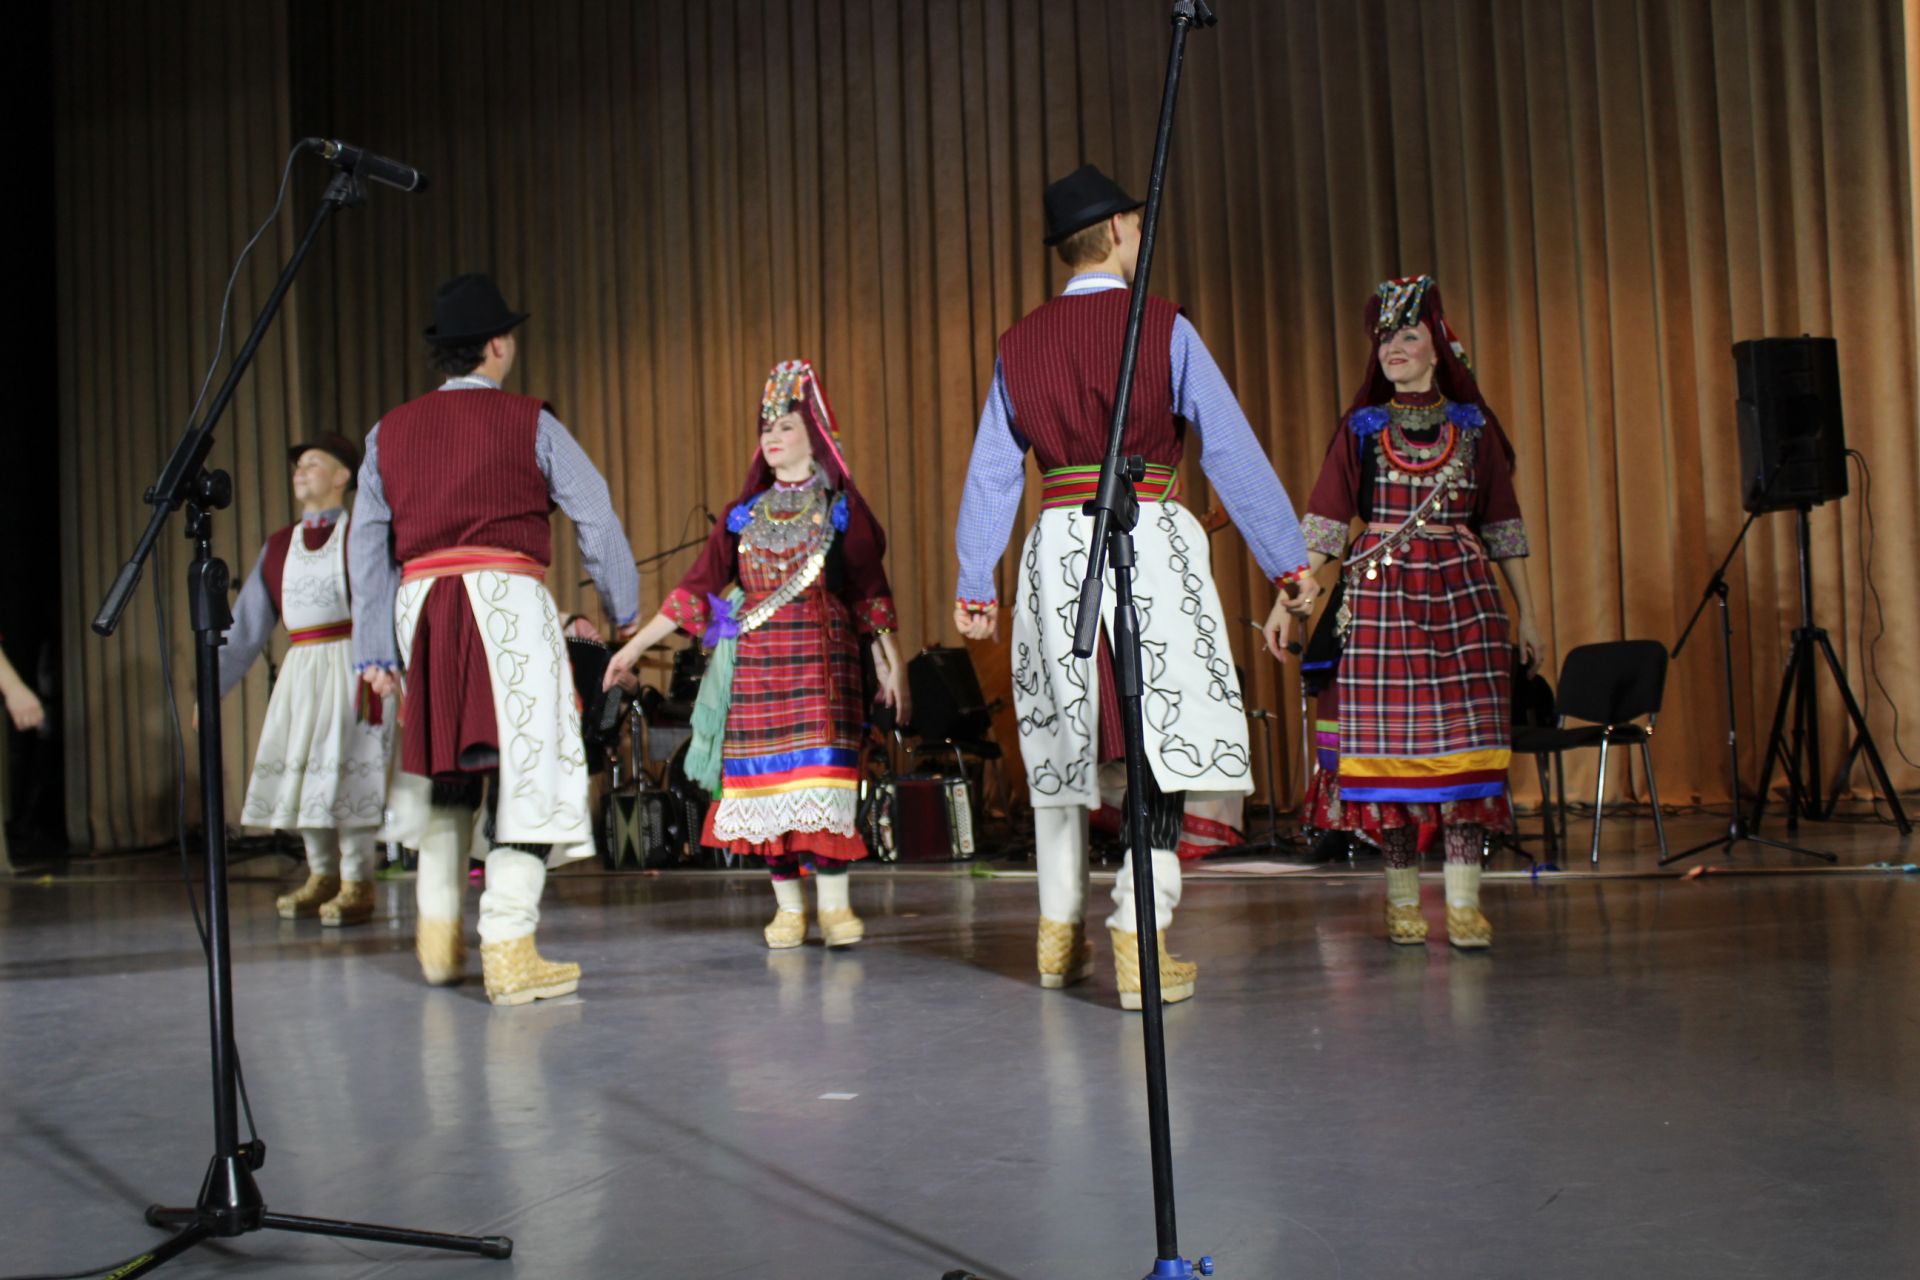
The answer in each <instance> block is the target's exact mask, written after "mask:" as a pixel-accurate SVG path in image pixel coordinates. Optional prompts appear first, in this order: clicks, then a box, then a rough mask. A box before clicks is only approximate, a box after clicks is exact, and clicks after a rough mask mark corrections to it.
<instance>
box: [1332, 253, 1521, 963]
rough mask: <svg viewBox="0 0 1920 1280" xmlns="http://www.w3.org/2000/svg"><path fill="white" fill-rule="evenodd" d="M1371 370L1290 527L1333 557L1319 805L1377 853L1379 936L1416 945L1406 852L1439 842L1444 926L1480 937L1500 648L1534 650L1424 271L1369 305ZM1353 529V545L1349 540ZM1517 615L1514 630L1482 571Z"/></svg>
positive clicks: (1496, 460)
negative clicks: (1383, 905)
mask: <svg viewBox="0 0 1920 1280" xmlns="http://www.w3.org/2000/svg"><path fill="white" fill-rule="evenodd" d="M1367 326H1368V329H1369V331H1370V332H1371V333H1372V335H1373V338H1374V343H1375V345H1374V351H1373V355H1372V357H1371V358H1370V360H1369V362H1368V368H1367V378H1366V381H1365V383H1363V384H1362V386H1361V389H1360V392H1359V394H1358V395H1356V396H1355V397H1354V400H1353V403H1352V405H1351V406H1350V407H1349V408H1348V411H1347V414H1346V416H1345V418H1344V419H1343V420H1342V422H1341V424H1340V428H1339V430H1338V431H1337V432H1336V433H1335V436H1334V439H1333V443H1332V445H1331V446H1330V447H1329V448H1328V450H1327V458H1326V462H1325V464H1324V465H1323V466H1322V468H1321V472H1320V479H1319V482H1318V483H1317V484H1316V485H1315V486H1314V490H1313V496H1312V498H1311V500H1310V501H1309V502H1308V504H1307V509H1308V514H1307V517H1306V519H1305V520H1304V521H1303V531H1304V532H1305V534H1306V539H1307V547H1308V550H1309V552H1310V553H1311V556H1312V561H1311V563H1312V567H1313V568H1314V569H1316V570H1317V569H1318V568H1319V567H1320V566H1321V565H1323V564H1325V563H1326V562H1327V561H1329V560H1334V559H1340V558H1342V557H1344V559H1345V566H1344V569H1343V577H1344V580H1345V587H1346V590H1345V598H1344V600H1343V601H1342V602H1341V603H1340V605H1339V606H1338V607H1339V609H1340V610H1341V613H1340V615H1339V619H1338V625H1339V626H1340V627H1341V629H1342V630H1343V631H1344V632H1345V648H1344V651H1343V653H1342V655H1341V658H1340V669H1339V682H1338V703H1339V738H1338V740H1339V748H1338V750H1339V772H1338V781H1337V784H1336V785H1335V786H1334V787H1333V788H1332V789H1331V793H1330V794H1325V795H1323V796H1322V797H1321V798H1320V803H1319V806H1318V807H1319V811H1320V813H1321V814H1323V815H1325V818H1326V820H1328V821H1329V822H1330V824H1331V825H1334V826H1337V827H1338V828H1340V829H1343V830H1347V831H1350V832H1353V833H1355V834H1356V835H1358V836H1359V837H1360V838H1361V839H1364V840H1366V841H1367V842H1369V843H1371V844H1374V845H1376V846H1378V847H1379V848H1380V849H1381V850H1382V852H1383V853H1384V854H1385V855H1386V863H1387V936H1388V937H1389V938H1390V939H1391V940H1392V941H1394V942H1396V943H1405V944H1420V943H1423V942H1425V940H1426V936H1427V922H1426V918H1425V917H1424V916H1423V915H1421V913H1420V869H1419V861H1420V854H1421V853H1422V852H1423V851H1425V850H1426V849H1427V848H1429V847H1430V846H1431V845H1432V843H1433V841H1434V840H1435V838H1436V837H1439V838H1441V839H1442V840H1443V841H1444V844H1445V848H1446V907H1447V933H1448V937H1449V939H1450V940H1451V941H1452V943H1453V945H1454V946H1456V947H1469V948H1472V947H1486V946H1489V945H1491V943H1492V941H1493V930H1492V928H1491V926H1490V925H1489V924H1488V923H1487V918H1486V916H1485V915H1483V914H1482V913H1481V911H1480V857H1481V851H1482V849H1483V848H1484V845H1485V840H1486V836H1487V833H1488V832H1489V831H1503V830H1505V829H1507V827H1508V826H1509V825H1510V824H1511V822H1512V816H1513V815H1512V811H1511V809H1510V808H1509V806H1508V802H1507V788H1506V774H1507V761H1508V757H1509V754H1510V747H1511V740H1512V739H1511V723H1510V718H1509V714H1508V703H1509V697H1510V692H1509V688H1508V686H1509V684H1510V683H1511V679H1512V669H1513V646H1514V645H1515V644H1516V643H1517V644H1518V646H1519V648H1520V651H1521V656H1522V658H1523V659H1524V660H1525V661H1526V663H1527V664H1528V665H1529V666H1532V665H1533V664H1535V663H1536V662H1537V661H1538V655H1539V652H1540V644H1539V631H1538V628H1537V627H1536V625H1535V622H1534V616H1533V601H1532V596H1531V594H1530V593H1529V592H1528V589H1527V579H1526V574H1525V572H1524V566H1523V565H1522V564H1521V563H1520V562H1521V560H1522V558H1523V557H1525V556H1526V554H1527V537H1526V529H1525V527H1524V526H1523V524H1522V523H1521V519H1520V506H1519V502H1518V500H1517V499H1516V498H1515V496H1514V491H1513V471H1512V466H1513V449H1512V446H1511V445H1510V444H1509V443H1508V442H1507V438H1506V434H1505V433H1504V432H1503V431H1502V430H1501V429H1500V423H1499V420H1498V419H1497V418H1495V417H1494V415H1493V411H1492V410H1490V409H1489V408H1487V405H1486V402H1485V400H1484V399H1483V398H1482V396H1481V394H1480V388H1479V385H1478V383H1476V382H1475V380H1474V377H1473V373H1472V370H1471V369H1470V367H1469V366H1468V364H1467V361H1466V356H1465V352H1464V351H1463V350H1462V349H1461V347H1460V344H1459V341H1458V339H1456V338H1455V337H1454V335H1453V331H1452V329H1451V328H1449V327H1448V325H1447V321H1446V314H1445V312H1444V311H1443V309H1442V307H1441V302H1440V290H1439V289H1438V288H1437V287H1435V285H1434V283H1433V280H1432V279H1431V278H1430V277H1428V276H1415V277H1411V278H1407V279H1399V280H1389V281H1387V282H1386V283H1384V284H1382V285H1381V286H1380V287H1379V289H1378V290H1377V291H1376V292H1375V294H1374V296H1373V297H1372V298H1370V299H1369V300H1368V303H1367ZM1356 521H1358V522H1360V524H1361V525H1362V527H1361V529H1360V532H1359V534H1358V536H1357V537H1355V538H1353V540H1352V542H1351V544H1349V540H1348V535H1349V532H1350V530H1352V528H1353V527H1354V525H1355V522H1356ZM1495 564H1497V565H1498V566H1499V567H1500V571H1501V573H1502V575H1503V576H1504V577H1505V578H1506V580H1507V586H1508V589H1509V590H1510V591H1511V592H1512V595H1513V599H1514V602H1515V604H1516V605H1517V606H1518V609H1519V618H1518V625H1517V628H1516V627H1515V626H1513V625H1510V623H1509V621H1508V618H1507V613H1506V609H1505V607H1504V606H1503V604H1502V602H1501V599H1500V590H1499V587H1498V585H1497V584H1496V583H1495V581H1494V573H1493V566H1494V565H1495Z"/></svg>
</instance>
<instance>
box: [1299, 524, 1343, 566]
mask: <svg viewBox="0 0 1920 1280" xmlns="http://www.w3.org/2000/svg"><path fill="white" fill-rule="evenodd" d="M1300 536H1301V537H1302V538H1305V539H1306V542H1307V550H1309V551H1318V552H1319V553H1320V554H1321V555H1323V556H1331V557H1333V558H1335V559H1338V558H1339V557H1341V556H1343V555H1345V554H1347V522H1346V521H1344V520H1335V519H1333V518H1332V517H1331V516H1316V515H1311V514H1310V515H1308V516H1307V517H1306V519H1304V520H1302V521H1301V522H1300Z"/></svg>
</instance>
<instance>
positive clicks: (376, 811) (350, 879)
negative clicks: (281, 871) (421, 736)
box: [220, 432, 393, 928]
mask: <svg viewBox="0 0 1920 1280" xmlns="http://www.w3.org/2000/svg"><path fill="white" fill-rule="evenodd" d="M287 461H288V462H289V463H291V464H292V467H293V497H294V501H295V502H297V503H298V504H299V506H300V519H299V521H298V522H297V523H295V524H290V525H288V526H286V527H285V528H283V529H279V530H277V531H275V532H274V533H273V534H271V535H270V536H269V537H268V538H267V542H266V545H265V546H264V547H262V548H261V549H260V555H259V558H258V559H256V560H255V561H254V565H253V571H252V572H251V573H249V574H248V575H247V579H246V582H245V583H244V584H243V585H242V586H241V588H240V597H239V599H238V600H236V601H235V602H234V610H233V626H232V627H230V628H228V630H227V633H226V636H225V643H224V645H223V646H222V647H221V649H220V696H221V697H223V698H224V697H225V696H226V695H227V694H229V693H231V692H232V691H233V689H234V687H235V686H236V685H238V684H239V683H240V681H241V680H242V679H243V678H244V677H245V676H246V674H247V672H248V670H249V669H250V668H251V667H252V666H253V664H254V660H255V659H257V658H258V657H259V656H260V654H261V652H262V651H264V650H265V649H266V647H267V642H268V641H269V640H270V639H271V638H272V636H273V633H274V631H275V629H276V628H277V627H278V626H280V625H281V624H285V626H286V628H287V637H288V648H287V655H286V658H285V660H284V661H283V662H282V664H281V667H280V674H279V678H278V679H276V680H275V681H274V682H273V692H272V694H271V695H270V696H269V697H268V699H267V715H266V720H265V721H264V723H262V725H261V727H260V740H259V742H258V743H257V744H256V745H255V748H254V762H253V773H252V775H251V777H250V778H249V780H248V782H247V796H246V800H245V802H244V803H243V804H242V805H241V809H240V821H241V822H243V823H244V824H246V825H247V826H249V827H254V828H257V829H261V830H267V831H275V830H278V831H295V832H298V833H299V835H300V840H301V843H302V844H304V845H305V846H306V852H307V879H306V883H305V884H303V885H301V886H300V887H299V888H298V889H295V890H294V891H293V892H291V893H286V894H282V895H281V896H280V897H279V898H278V899H276V900H275V902H274V907H275V909H276V910H278V911H279V913H280V915H281V916H282V917H283V918H285V919H288V920H295V919H300V918H303V917H307V916H318V917H319V919H320V923H321V924H322V925H325V926H328V927H335V928H337V927H341V926H345V925H356V924H365V923H366V922H367V921H369V920H371V919H372V918H373V910H374V894H373V873H374V871H375V870H376V869H377V868H376V865H375V847H376V846H375V841H374V833H375V832H376V831H377V830H378V829H379V826H380V822H381V817H382V815H383V813H384V811H385V809H386V797H387V765H388V762H389V760H390V759H391V754H390V751H391V747H392V742H393V717H392V716H391V715H388V714H385V712H386V711H387V710H389V708H387V707H385V706H383V705H382V704H380V703H378V702H375V701H373V700H372V699H366V700H362V699H361V698H360V697H359V696H358V695H359V693H360V689H361V683H360V678H359V677H358V676H357V675H356V674H355V673H354V669H353V642H352V638H351V637H352V634H353V621H352V618H353V614H352V605H351V602H350V601H349V598H348V591H347V582H348V574H347V539H348V537H349V534H350V530H349V524H350V520H349V517H348V515H347V490H348V489H350V488H351V487H352V486H353V474H354V471H355V469H357V468H358V467H359V465H360V449H359V447H358V446H357V445H355V444H354V443H353V441H351V440H349V439H347V438H346V437H345V436H343V435H339V434H338V433H334V432H328V433H326V434H324V435H319V436H315V437H314V438H313V439H311V440H306V441H303V442H301V443H299V444H296V445H294V446H293V447H292V448H291V449H289V450H288V451H287Z"/></svg>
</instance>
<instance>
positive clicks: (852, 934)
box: [767, 907, 867, 947]
mask: <svg viewBox="0 0 1920 1280" xmlns="http://www.w3.org/2000/svg"><path fill="white" fill-rule="evenodd" d="M780 914H781V915H786V914H787V912H784V911H782V912H781V913H780ZM777 919H778V917H776V921H777ZM767 927H768V928H769V929H771V928H772V927H773V926H772V925H768V926H767ZM801 929H802V932H801V934H800V936H801V938H802V940H804V939H805V938H806V933H805V917H802V922H801ZM820 936H821V938H823V939H824V940H825V941H826V944H827V945H828V946H829V947H850V946H852V945H853V944H854V943H856V942H858V941H860V939H862V938H864V937H866V936H867V926H866V923H865V922H864V921H862V920H861V919H860V917H859V916H857V915H855V914H853V908H852V907H839V908H837V909H835V910H831V911H822V912H821V913H820ZM769 944H771V939H769Z"/></svg>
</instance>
